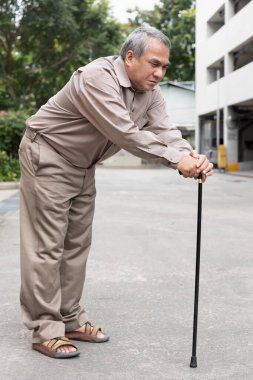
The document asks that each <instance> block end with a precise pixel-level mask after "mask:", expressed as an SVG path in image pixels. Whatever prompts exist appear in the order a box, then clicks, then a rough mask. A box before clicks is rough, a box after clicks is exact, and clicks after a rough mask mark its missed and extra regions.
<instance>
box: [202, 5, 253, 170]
mask: <svg viewBox="0 0 253 380" xmlns="http://www.w3.org/2000/svg"><path fill="white" fill-rule="evenodd" d="M252 20H253V1H252V0H206V1H203V0H197V2H196V111H197V128H196V147H197V149H198V150H199V151H201V152H202V153H205V154H207V155H208V156H209V157H210V158H211V159H212V161H213V162H214V163H217V157H218V155H217V147H218V146H219V145H220V144H224V146H225V148H226V153H227V169H228V170H249V169H253V26H252Z"/></svg>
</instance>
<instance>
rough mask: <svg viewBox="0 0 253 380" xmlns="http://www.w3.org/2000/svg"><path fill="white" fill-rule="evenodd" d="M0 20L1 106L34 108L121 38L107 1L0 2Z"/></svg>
mask: <svg viewBox="0 0 253 380" xmlns="http://www.w3.org/2000/svg"><path fill="white" fill-rule="evenodd" d="M0 19H1V24H0V41H1V47H0V49H1V50H0V57H1V62H2V63H1V67H0V70H1V71H0V93H1V92H2V95H5V96H3V98H2V99H3V100H2V101H0V109H8V108H10V107H11V108H22V107H26V108H27V107H30V106H35V107H36V108H38V107H39V106H41V105H42V104H43V103H44V102H45V101H46V100H47V99H48V98H49V97H50V96H51V95H53V94H54V93H55V92H56V91H58V90H59V89H60V88H61V87H62V86H63V85H64V84H65V82H66V81H67V80H68V78H69V76H70V75H71V73H72V72H73V71H74V70H75V69H76V68H77V67H79V66H82V65H85V64H87V63H88V62H89V61H90V60H91V59H95V58H97V57H98V56H103V55H110V54H115V53H116V51H117V50H118V48H119V46H120V44H121V42H122V37H121V35H122V34H121V29H120V24H119V23H117V22H116V20H115V19H113V18H112V17H111V15H110V8H109V3H108V2H107V0H97V1H94V0H0ZM2 20H3V22H2Z"/></svg>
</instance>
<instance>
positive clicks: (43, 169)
mask: <svg viewBox="0 0 253 380" xmlns="http://www.w3.org/2000/svg"><path fill="white" fill-rule="evenodd" d="M169 54H170V41H169V39H168V38H167V37H166V36H165V35H164V34H162V33H161V32H160V31H158V30H156V29H154V28H152V27H146V26H143V27H139V28H137V29H136V30H134V31H133V32H132V33H131V34H130V35H129V36H128V38H127V39H126V41H125V43H124V44H123V46H122V50H121V53H120V56H119V57H106V58H100V59H97V60H95V61H93V62H91V63H90V64H88V65H87V66H85V67H81V68H79V69H78V70H77V71H75V72H74V73H73V75H72V76H71V78H70V80H69V82H68V83H67V84H66V85H65V87H63V88H62V89H61V90H60V91H59V92H58V93H57V94H56V95H55V96H53V97H52V98H51V99H49V100H48V102H47V103H46V104H45V105H43V106H42V107H41V108H40V109H39V110H38V112H37V113H36V114H35V115H33V116H31V117H30V118H29V119H28V120H27V123H26V124H27V128H26V132H25V135H24V137H23V139H22V141H21V144H20V148H19V155H20V166H21V198H20V217H21V223H20V224H21V308H22V314H23V320H24V323H25V325H26V326H27V327H28V328H29V329H31V330H33V341H32V348H33V349H35V350H37V351H39V352H41V353H42V354H45V355H48V356H50V357H53V358H68V357H73V356H77V355H79V351H78V350H77V348H76V347H75V346H74V344H73V343H72V342H71V341H70V340H69V339H71V340H80V341H90V342H105V341H107V340H108V339H109V337H108V336H107V335H106V334H105V333H103V332H102V330H101V328H99V327H98V326H93V325H92V324H91V323H90V322H89V319H88V317H87V315H86V313H85V311H84V309H83V308H82V307H81V306H80V304H79V302H80V299H81V295H82V289H83V285H84V280H85V268H86V262H87V258H88V253H89V249H90V245H91V232H92V220H93V213H94V202H95V193H96V191H95V179H94V174H95V166H96V164H97V163H98V162H101V161H103V160H104V159H105V158H108V157H110V156H112V155H113V154H114V153H116V152H117V151H119V150H120V149H121V148H124V149H126V150H127V151H128V152H130V153H132V154H134V155H136V156H138V157H141V158H145V159H156V160H159V161H160V162H161V163H162V164H164V165H166V166H168V167H172V168H174V169H178V170H179V171H180V172H181V173H182V174H183V176H184V177H191V178H196V177H197V176H198V175H199V173H202V176H203V180H205V179H206V177H208V176H210V175H212V168H213V165H212V164H211V163H210V162H209V161H208V159H207V158H206V157H205V156H203V155H199V154H197V153H194V152H193V151H192V148H191V146H190V145H189V144H188V142H187V141H185V140H184V139H182V136H181V133H180V132H179V131H178V130H177V129H176V128H174V127H173V126H172V125H171V123H170V120H169V117H168V115H167V114H166V111H165V102H164V100H163V98H162V96H161V94H160V90H159V86H158V83H159V82H160V81H161V80H162V79H163V77H164V74H165V72H166V69H167V67H168V65H169Z"/></svg>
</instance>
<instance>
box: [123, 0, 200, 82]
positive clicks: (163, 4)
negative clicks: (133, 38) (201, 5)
mask: <svg viewBox="0 0 253 380" xmlns="http://www.w3.org/2000/svg"><path fill="white" fill-rule="evenodd" d="M129 13H130V19H129V22H130V24H131V26H132V27H136V26H138V25H141V24H143V23H148V24H149V25H151V26H154V27H156V28H157V29H159V30H161V31H162V32H163V33H164V34H165V35H167V36H168V37H169V38H170V40H171V45H172V47H171V57H170V61H171V65H170V66H169V69H168V73H167V76H168V78H169V79H170V80H175V81H187V80H194V72H195V1H193V0H160V3H158V4H157V5H155V7H154V9H153V10H151V11H145V10H144V11H143V10H141V9H140V8H138V7H136V8H135V9H132V10H131V9H130V10H129ZM131 14H132V17H131Z"/></svg>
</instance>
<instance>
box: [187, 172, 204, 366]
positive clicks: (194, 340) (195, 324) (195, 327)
mask: <svg viewBox="0 0 253 380" xmlns="http://www.w3.org/2000/svg"><path fill="white" fill-rule="evenodd" d="M201 215H202V178H201V176H200V177H199V179H198V217H197V247H196V269H195V295H194V319H193V338H192V358H191V364H190V366H191V367H193V368H196V367H197V357H196V351H197V330H198V303H199V273H200V246H201Z"/></svg>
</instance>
